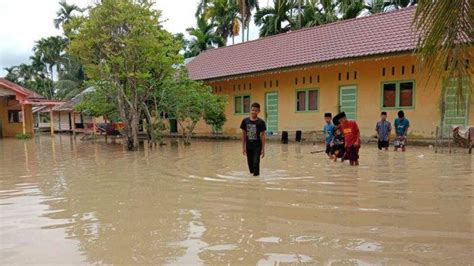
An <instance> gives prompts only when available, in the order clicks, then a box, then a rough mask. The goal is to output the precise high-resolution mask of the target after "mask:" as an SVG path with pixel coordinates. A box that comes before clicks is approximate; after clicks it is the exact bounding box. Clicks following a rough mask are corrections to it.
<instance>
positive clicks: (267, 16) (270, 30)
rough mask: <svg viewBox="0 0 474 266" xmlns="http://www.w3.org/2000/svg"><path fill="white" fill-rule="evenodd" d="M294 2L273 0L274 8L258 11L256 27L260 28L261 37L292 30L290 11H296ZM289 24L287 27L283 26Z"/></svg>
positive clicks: (255, 18)
mask: <svg viewBox="0 0 474 266" xmlns="http://www.w3.org/2000/svg"><path fill="white" fill-rule="evenodd" d="M294 7H295V6H294V4H293V2H292V1H284V0H273V6H272V7H265V8H262V9H260V10H259V11H257V13H255V16H254V20H255V25H257V26H259V27H260V37H265V36H270V35H275V34H278V33H282V32H287V31H289V30H290V29H291V26H290V24H291V23H290V22H291V21H292V18H291V14H290V11H292V10H293V9H294ZM285 23H288V24H287V25H286V26H283V24H285Z"/></svg>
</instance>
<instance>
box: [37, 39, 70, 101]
mask: <svg viewBox="0 0 474 266" xmlns="http://www.w3.org/2000/svg"><path fill="white" fill-rule="evenodd" d="M66 46H67V40H66V39H65V38H64V37H62V36H51V37H48V38H42V39H40V40H39V41H36V45H35V47H34V48H33V51H34V52H35V56H36V57H38V58H39V59H40V60H41V61H42V62H43V63H44V64H45V65H46V66H47V69H48V72H49V73H48V74H49V76H50V79H51V81H53V80H54V67H56V71H57V72H59V70H60V62H61V60H62V56H63V55H64V50H65V48H66ZM54 96H55V92H54V88H53V86H51V87H50V88H49V98H50V99H53V98H54Z"/></svg>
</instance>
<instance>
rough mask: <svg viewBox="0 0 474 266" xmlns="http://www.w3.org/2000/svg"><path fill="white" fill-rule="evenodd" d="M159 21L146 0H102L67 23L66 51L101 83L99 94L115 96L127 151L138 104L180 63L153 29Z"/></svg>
mask: <svg viewBox="0 0 474 266" xmlns="http://www.w3.org/2000/svg"><path fill="white" fill-rule="evenodd" d="M159 19H160V12H159V11H156V10H154V9H153V3H152V2H151V1H148V0H140V1H132V0H103V1H101V3H100V4H98V5H96V6H94V7H92V8H91V9H90V14H89V16H88V17H83V18H75V19H73V22H72V23H71V24H73V25H72V27H74V28H75V29H76V30H75V31H73V32H71V34H70V38H71V45H70V51H71V53H72V55H73V56H76V58H78V59H79V60H80V62H81V63H82V64H83V65H84V66H85V69H86V74H87V76H88V78H90V79H91V80H95V81H100V80H101V81H105V82H107V84H108V86H107V88H106V89H105V94H106V95H107V96H109V97H115V99H116V103H117V108H118V111H119V114H120V117H121V119H122V121H123V122H124V124H125V128H124V134H125V136H126V139H125V142H126V145H127V147H128V149H129V150H137V149H138V125H139V120H140V115H141V114H142V111H143V108H144V106H143V103H146V102H148V101H149V99H150V98H151V96H152V95H153V92H154V91H155V90H156V89H157V87H158V86H159V85H160V83H161V82H162V81H163V80H164V78H166V77H167V76H168V75H170V74H171V73H172V72H173V65H177V64H181V63H182V58H181V56H180V55H179V50H180V47H179V46H180V45H179V43H177V42H175V39H174V38H173V35H171V34H170V33H168V32H166V31H164V30H162V29H161V28H160V27H158V25H159V21H160V20H159ZM74 21H75V22H74Z"/></svg>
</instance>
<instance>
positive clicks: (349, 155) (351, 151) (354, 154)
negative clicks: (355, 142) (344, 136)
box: [344, 146, 360, 162]
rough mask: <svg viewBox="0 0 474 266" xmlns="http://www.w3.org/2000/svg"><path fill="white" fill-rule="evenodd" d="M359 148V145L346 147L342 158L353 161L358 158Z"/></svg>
mask: <svg viewBox="0 0 474 266" xmlns="http://www.w3.org/2000/svg"><path fill="white" fill-rule="evenodd" d="M359 148H360V147H356V146H349V147H346V152H345V154H344V159H346V160H349V161H351V162H355V161H357V160H359Z"/></svg>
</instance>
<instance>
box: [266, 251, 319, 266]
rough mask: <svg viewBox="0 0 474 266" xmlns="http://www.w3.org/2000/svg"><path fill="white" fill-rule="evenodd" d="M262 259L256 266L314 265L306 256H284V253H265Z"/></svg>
mask: <svg viewBox="0 0 474 266" xmlns="http://www.w3.org/2000/svg"><path fill="white" fill-rule="evenodd" d="M264 256H265V257H264V258H262V259H260V260H259V261H258V262H257V265H279V264H280V263H315V261H314V260H313V259H312V258H311V257H310V256H307V255H301V254H284V253H265V254H264Z"/></svg>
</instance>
